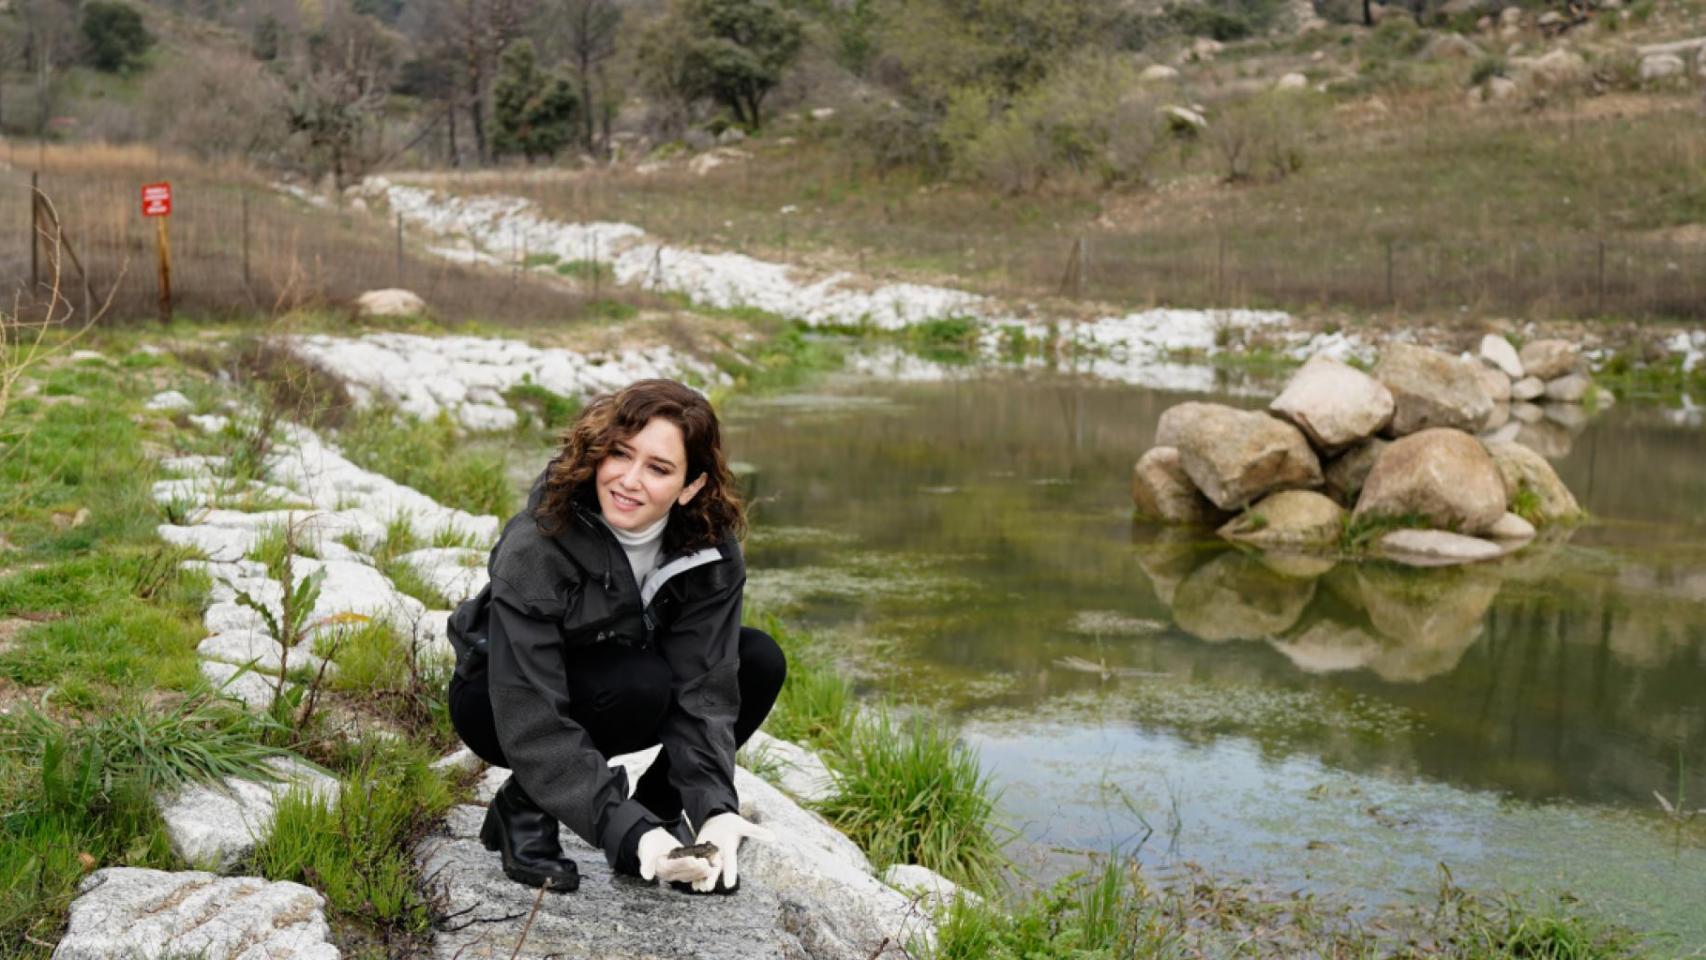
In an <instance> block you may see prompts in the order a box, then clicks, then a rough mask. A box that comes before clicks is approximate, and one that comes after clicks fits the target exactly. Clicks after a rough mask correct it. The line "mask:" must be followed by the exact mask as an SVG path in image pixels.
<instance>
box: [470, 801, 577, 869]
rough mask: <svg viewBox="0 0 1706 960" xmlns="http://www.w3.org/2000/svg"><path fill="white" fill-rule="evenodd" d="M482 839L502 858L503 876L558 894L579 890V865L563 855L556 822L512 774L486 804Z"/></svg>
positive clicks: (481, 828)
mask: <svg viewBox="0 0 1706 960" xmlns="http://www.w3.org/2000/svg"><path fill="white" fill-rule="evenodd" d="M480 841H481V842H482V843H484V844H485V845H486V849H487V850H495V851H497V853H498V854H499V856H501V857H502V858H503V865H504V875H505V876H507V877H509V878H510V879H511V880H514V881H515V882H516V883H521V884H526V885H527V886H529V887H545V888H546V889H549V890H551V891H553V892H556V893H568V892H570V891H572V890H578V889H580V885H581V875H580V868H578V867H576V866H575V862H574V861H573V860H570V859H568V858H567V857H564V856H563V847H562V845H561V844H559V843H558V842H557V821H556V820H553V819H552V818H551V816H550V815H549V814H547V813H546V812H545V811H543V810H541V809H539V807H538V805H536V804H535V803H534V802H533V800H532V798H531V797H529V796H528V795H527V794H526V793H524V792H522V789H521V784H519V783H517V782H516V779H515V777H513V776H511V777H510V778H509V780H507V781H505V782H504V785H503V786H502V787H500V788H498V793H497V796H495V797H493V798H492V802H491V804H490V805H489V806H487V807H486V822H485V823H483V824H481V825H480Z"/></svg>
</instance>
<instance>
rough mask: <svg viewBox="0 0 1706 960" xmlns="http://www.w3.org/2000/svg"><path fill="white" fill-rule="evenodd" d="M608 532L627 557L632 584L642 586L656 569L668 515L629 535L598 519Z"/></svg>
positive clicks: (602, 518)
mask: <svg viewBox="0 0 1706 960" xmlns="http://www.w3.org/2000/svg"><path fill="white" fill-rule="evenodd" d="M598 519H599V520H600V521H601V522H602V523H603V524H604V525H605V526H606V527H609V528H610V532H611V533H613V534H615V535H616V542H617V543H620V544H621V545H622V552H623V553H625V554H627V555H628V566H630V567H632V568H633V570H634V582H635V583H636V584H640V585H644V584H645V582H646V577H648V576H651V572H652V571H653V570H655V569H657V565H658V553H659V551H661V550H662V549H663V528H664V526H665V525H667V524H668V523H669V514H667V513H666V514H664V515H663V516H662V517H659V518H658V522H657V523H654V524H652V525H651V526H649V527H647V528H645V529H644V530H635V531H633V532H632V533H630V532H629V531H627V530H619V529H617V528H616V527H611V526H610V521H608V520H605V519H604V517H602V516H600V517H599V518H598Z"/></svg>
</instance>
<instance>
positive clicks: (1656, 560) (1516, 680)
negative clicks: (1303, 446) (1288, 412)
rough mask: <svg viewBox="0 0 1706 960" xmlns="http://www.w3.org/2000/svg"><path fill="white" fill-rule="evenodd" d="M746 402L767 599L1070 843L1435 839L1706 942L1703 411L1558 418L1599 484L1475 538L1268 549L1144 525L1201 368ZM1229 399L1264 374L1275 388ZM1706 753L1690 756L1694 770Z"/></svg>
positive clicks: (1435, 849) (1368, 883) (1049, 834)
mask: <svg viewBox="0 0 1706 960" xmlns="http://www.w3.org/2000/svg"><path fill="white" fill-rule="evenodd" d="M810 390H811V392H809V393H805V392H802V393H794V394H787V395H780V396H772V397H764V398H749V399H743V400H739V401H736V402H735V403H733V404H732V405H731V406H730V407H729V409H728V410H727V412H726V414H725V416H726V422H727V429H728V433H729V438H728V441H727V442H728V444H729V446H730V448H731V450H732V454H733V457H734V458H735V459H736V460H737V461H740V462H741V465H742V469H743V470H746V471H750V472H749V473H748V474H747V476H746V480H747V483H748V487H749V490H750V492H751V494H752V497H753V500H754V505H753V511H752V512H753V518H754V529H753V534H752V537H751V541H750V543H749V545H748V554H749V560H750V566H751V568H752V570H753V574H752V584H751V587H750V588H749V598H750V601H751V602H753V603H755V604H757V605H759V606H760V607H762V608H763V609H766V610H771V611H775V612H778V613H781V614H784V615H785V616H787V617H788V618H789V619H790V620H792V621H793V622H796V623H799V624H801V625H804V626H807V627H810V628H812V629H814V630H815V631H817V632H818V633H819V634H820V635H822V636H825V637H827V638H829V639H830V640H831V641H832V642H834V643H836V644H838V645H840V646H842V647H844V648H845V654H846V658H847V661H848V662H849V664H851V665H852V667H853V668H854V669H856V670H857V671H858V672H859V673H860V674H861V678H862V679H861V684H862V688H864V689H868V690H869V691H870V692H872V693H873V694H882V695H887V696H890V697H892V698H894V699H897V700H899V701H902V702H916V703H918V704H919V705H920V706H924V707H928V708H931V709H934V710H936V711H939V712H940V713H941V714H942V715H943V716H946V717H950V718H952V720H953V722H955V723H957V724H958V725H959V727H960V729H961V730H962V732H963V734H964V735H965V737H966V738H967V739H968V741H969V742H971V743H972V744H974V745H975V746H976V747H978V749H979V750H980V751H981V753H982V757H983V760H984V763H985V766H986V767H987V768H988V769H989V770H990V771H991V772H992V774H993V777H994V779H995V782H996V783H997V785H998V786H999V787H1000V788H1001V790H1002V791H1003V794H1002V801H1001V805H1002V809H1003V812H1004V814H1005V816H1006V817H1007V819H1008V821H1009V823H1011V824H1012V825H1013V826H1014V827H1015V828H1016V829H1017V830H1018V831H1019V833H1020V835H1021V837H1022V841H1021V843H1020V844H1019V845H1018V846H1017V847H1016V849H1021V850H1024V851H1026V852H1027V853H1028V854H1029V855H1031V856H1033V857H1035V858H1040V860H1041V862H1042V864H1043V866H1044V867H1045V868H1053V869H1056V870H1065V869H1069V868H1071V867H1073V866H1076V865H1079V864H1081V863H1082V860H1081V859H1077V858H1076V857H1075V855H1074V854H1073V853H1072V851H1096V852H1106V851H1109V850H1113V849H1120V850H1125V851H1133V850H1135V851H1136V852H1137V854H1138V855H1139V856H1140V857H1141V858H1142V859H1143V860H1144V861H1145V862H1146V863H1147V864H1149V865H1151V867H1152V868H1153V869H1155V870H1156V871H1157V872H1161V873H1165V872H1167V871H1168V870H1170V869H1173V868H1177V867H1179V866H1180V865H1182V864H1185V863H1196V864H1200V865H1202V866H1203V867H1206V868H1208V869H1209V870H1210V871H1217V872H1223V873H1225V874H1226V875H1229V876H1238V877H1247V878H1252V879H1257V880H1260V881H1266V882H1269V883H1271V884H1273V885H1274V886H1276V887H1277V888H1280V889H1285V890H1292V889H1304V890H1309V891H1314V892H1318V893H1321V894H1325V895H1330V896H1332V897H1335V898H1344V899H1346V900H1349V901H1352V902H1358V903H1367V904H1373V905H1379V904H1382V903H1387V904H1390V903H1398V902H1403V901H1405V900H1406V899H1408V898H1412V897H1415V896H1425V895H1426V894H1427V893H1429V892H1431V891H1432V890H1433V889H1435V887H1436V886H1437V884H1438V882H1439V874H1438V864H1440V863H1442V862H1443V863H1444V864H1446V865H1448V866H1449V868H1450V869H1451V871H1452V875H1453V877H1454V878H1455V880H1456V882H1457V883H1459V884H1461V885H1464V886H1468V887H1471V888H1476V889H1492V890H1509V891H1516V892H1524V891H1531V892H1535V893H1540V894H1547V895H1549V894H1551V893H1554V892H1558V891H1569V892H1571V893H1574V894H1576V895H1578V896H1580V897H1582V898H1583V899H1584V900H1585V901H1586V902H1587V903H1588V904H1589V905H1591V906H1592V907H1593V908H1597V909H1600V910H1603V911H1604V912H1605V913H1606V914H1607V915H1609V916H1611V917H1613V918H1616V919H1618V920H1621V921H1623V922H1626V923H1629V924H1631V925H1632V926H1635V927H1636V928H1638V929H1641V930H1643V931H1647V932H1649V933H1656V934H1659V935H1661V937H1662V939H1661V942H1660V946H1661V947H1669V948H1673V949H1675V950H1676V951H1677V952H1679V953H1689V952H1691V951H1693V950H1695V949H1697V948H1699V947H1701V946H1703V945H1706V907H1703V905H1706V814H1702V815H1701V816H1699V817H1696V818H1695V820H1694V821H1693V823H1692V824H1688V825H1682V826H1679V825H1678V824H1677V823H1676V822H1675V821H1673V820H1671V819H1667V818H1666V817H1665V815H1664V814H1663V813H1662V811H1661V810H1660V807H1659V802H1658V800H1657V799H1655V797H1654V791H1658V792H1660V793H1662V794H1663V795H1664V796H1665V797H1666V798H1668V799H1669V800H1670V801H1672V802H1675V801H1676V800H1677V797H1678V793H1679V790H1680V792H1682V793H1684V794H1686V798H1687V806H1688V807H1690V808H1693V807H1702V806H1706V428H1703V426H1702V425H1701V424H1700V422H1699V421H1698V419H1694V420H1693V421H1692V422H1691V420H1690V418H1689V416H1688V415H1685V414H1682V413H1679V412H1677V411H1666V410H1661V409H1654V408H1650V407H1646V408H1643V407H1638V406H1632V405H1622V406H1618V407H1615V408H1613V409H1611V410H1609V411H1606V412H1603V413H1601V414H1599V415H1598V416H1597V417H1595V418H1594V419H1593V420H1592V421H1591V422H1589V423H1587V424H1585V425H1582V424H1579V423H1577V424H1574V425H1573V427H1565V426H1564V425H1562V424H1560V423H1557V422H1553V421H1543V422H1541V423H1539V424H1537V425H1535V426H1533V427H1530V428H1527V433H1526V435H1525V436H1526V439H1527V441H1528V442H1530V443H1531V444H1532V445H1534V446H1536V447H1538V448H1540V449H1541V452H1542V453H1543V454H1545V455H1547V456H1548V457H1550V458H1551V459H1552V462H1553V464H1554V466H1555V467H1556V468H1557V469H1558V471H1559V473H1560V475H1561V476H1562V477H1563V479H1564V481H1565V482H1566V483H1567V484H1568V485H1569V486H1570V488H1571V489H1572V490H1574V491H1575V493H1576V495H1577V496H1578V498H1579V499H1580V500H1581V502H1582V504H1583V506H1584V507H1586V508H1587V509H1588V510H1589V511H1590V513H1591V514H1592V515H1593V517H1594V519H1593V521H1591V522H1590V523H1589V524H1587V525H1585V526H1583V527H1580V528H1578V529H1576V530H1574V531H1573V533H1572V534H1571V535H1569V536H1568V537H1567V538H1566V539H1559V540H1545V541H1543V542H1538V543H1536V544H1534V545H1533V546H1532V547H1530V548H1529V549H1528V550H1525V551H1524V552H1523V553H1522V554H1520V555H1519V556H1516V557H1512V558H1508V559H1506V560H1505V561H1502V562H1497V563H1492V564H1481V565H1475V566H1471V567H1467V568H1459V569H1452V570H1407V569H1399V568H1395V567H1390V566H1386V565H1378V564H1365V565H1346V564H1341V565H1339V566H1337V567H1334V568H1332V569H1323V568H1324V567H1325V566H1326V565H1325V564H1317V565H1313V566H1298V565H1290V566H1287V565H1282V564H1266V563H1264V562H1262V561H1261V560H1260V559H1258V558H1255V557H1253V556H1247V555H1244V554H1240V553H1237V552H1234V551H1231V550H1228V549H1226V548H1225V547H1224V546H1222V545H1218V544H1217V543H1215V542H1214V539H1213V536H1212V533H1211V532H1206V531H1205V532H1203V533H1201V534H1192V533H1181V532H1179V531H1177V530H1171V531H1169V530H1162V529H1159V528H1149V527H1144V526H1134V525H1133V523H1132V521H1131V519H1130V517H1131V501H1130V497H1129V492H1128V491H1129V478H1130V471H1131V466H1132V462H1133V460H1134V459H1135V458H1136V456H1137V455H1138V454H1139V453H1140V452H1142V451H1143V450H1145V449H1147V448H1148V447H1149V446H1150V444H1151V442H1152V440H1153V436H1152V435H1153V431H1154V427H1155V422H1156V418H1157V417H1158V416H1159V415H1160V413H1161V412H1162V411H1163V410H1165V409H1166V408H1167V407H1168V406H1170V405H1172V404H1174V403H1177V402H1179V401H1180V400H1182V399H1204V397H1203V395H1200V394H1199V395H1192V396H1185V395H1180V394H1170V393H1161V392H1156V391H1151V390H1146V389H1143V388H1138V387H1130V386H1118V385H1109V384H1096V383H1091V382H1077V381H1073V380H1070V379H1064V378H1051V377H1048V376H1020V375H1014V374H999V375H991V376H978V377H968V378H965V379H961V380H949V381H944V382H928V383H909V384H901V383H891V382H882V381H873V380H869V379H855V378H850V377H848V378H832V379H830V380H829V381H826V382H820V383H817V384H814V385H812V387H811V388H810ZM1214 399H1224V400H1225V402H1229V403H1234V404H1238V405H1246V406H1247V405H1250V404H1251V403H1253V401H1248V400H1243V401H1241V400H1238V399H1228V398H1214ZM1679 781H1680V788H1679Z"/></svg>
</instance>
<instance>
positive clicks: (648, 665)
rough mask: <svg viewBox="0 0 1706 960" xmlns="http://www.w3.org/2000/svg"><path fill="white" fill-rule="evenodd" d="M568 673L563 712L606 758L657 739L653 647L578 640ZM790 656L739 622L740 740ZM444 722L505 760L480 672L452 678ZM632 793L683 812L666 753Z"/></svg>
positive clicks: (664, 693) (661, 703)
mask: <svg viewBox="0 0 1706 960" xmlns="http://www.w3.org/2000/svg"><path fill="white" fill-rule="evenodd" d="M564 660H565V662H566V665H567V667H568V675H569V716H570V717H572V718H574V720H575V722H576V723H579V724H580V725H581V726H582V727H583V728H585V730H586V732H587V735H588V736H590V737H592V742H593V744H594V745H595V746H597V747H598V750H599V752H600V753H602V754H604V756H605V757H606V758H609V757H613V756H615V755H617V754H620V753H632V752H634V751H636V750H643V749H645V748H647V747H650V746H653V745H655V744H656V743H657V742H658V728H659V726H660V725H662V723H663V718H664V715H665V714H666V713H668V711H669V707H670V701H671V699H672V698H673V697H672V693H671V690H670V685H671V683H672V682H673V679H674V678H673V677H672V676H671V675H670V671H669V665H668V664H666V663H665V662H664V659H663V657H661V656H658V655H657V654H656V653H648V652H645V651H641V650H635V649H632V648H630V647H623V646H619V645H617V644H601V645H597V646H590V647H583V648H580V649H578V650H575V651H572V652H570V653H568V654H566V655H565V656H564ZM787 674H788V662H787V660H786V659H785V658H784V657H783V656H782V648H781V647H779V646H777V645H776V641H775V640H773V639H771V637H770V635H769V634H767V633H765V632H764V631H762V630H755V629H753V628H752V627H741V628H740V670H739V671H738V673H737V674H736V678H737V680H736V682H737V683H738V684H739V686H740V712H739V713H738V714H737V715H736V717H735V743H736V745H737V746H738V745H739V744H743V743H746V741H747V739H748V738H749V737H751V736H752V734H753V731H755V730H757V729H758V726H759V724H761V723H763V722H764V718H765V717H767V716H769V715H770V708H771V707H772V706H774V705H775V703H776V696H777V694H779V693H781V692H782V681H783V679H784V678H785V677H786V676H787ZM450 722H451V725H452V726H454V727H455V728H456V735H457V736H459V737H461V738H462V742H463V743H465V744H467V745H468V748H469V749H470V750H473V751H474V753H475V754H476V755H478V756H479V758H480V759H482V760H484V761H486V762H487V763H489V764H492V765H493V766H498V767H507V766H509V762H508V761H507V760H506V759H505V758H504V751H503V745H502V744H500V743H499V742H498V732H497V728H496V727H495V725H494V724H493V722H492V695H491V688H490V687H489V686H488V684H487V679H486V673H485V671H483V670H482V671H481V672H480V673H479V675H478V676H477V677H475V679H473V680H464V679H462V677H461V676H460V675H457V676H453V677H452V678H451V680H450ZM634 799H636V800H638V801H640V802H641V803H643V804H645V806H646V808H647V809H648V810H650V811H652V812H653V813H655V814H657V815H658V816H659V817H662V818H663V819H665V820H672V819H674V818H675V817H677V816H679V815H680V814H681V795H680V794H679V793H677V792H676V790H675V788H674V787H672V786H670V783H669V754H668V753H659V754H658V758H657V760H656V761H655V762H653V763H652V765H651V767H650V768H649V769H648V770H647V771H646V773H645V775H644V776H642V777H640V782H639V785H638V786H637V787H636V788H635V791H634Z"/></svg>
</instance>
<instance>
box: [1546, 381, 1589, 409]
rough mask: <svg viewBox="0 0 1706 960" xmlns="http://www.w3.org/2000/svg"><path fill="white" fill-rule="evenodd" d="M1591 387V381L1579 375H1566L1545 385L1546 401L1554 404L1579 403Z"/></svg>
mask: <svg viewBox="0 0 1706 960" xmlns="http://www.w3.org/2000/svg"><path fill="white" fill-rule="evenodd" d="M1592 386H1593V381H1591V380H1589V379H1588V378H1587V377H1585V376H1582V375H1581V374H1579V373H1571V374H1566V375H1564V376H1562V377H1559V378H1558V379H1556V380H1553V381H1552V382H1551V383H1548V384H1547V385H1546V399H1548V400H1551V401H1553V402H1555V403H1581V402H1582V399H1583V398H1584V397H1586V396H1587V395H1588V390H1589V389H1590V388H1591V387H1592ZM1578 412H1579V411H1578Z"/></svg>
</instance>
